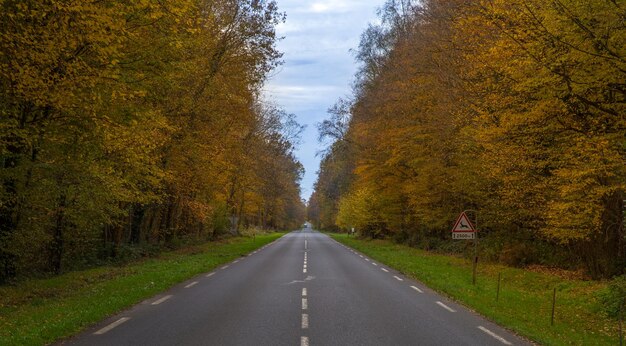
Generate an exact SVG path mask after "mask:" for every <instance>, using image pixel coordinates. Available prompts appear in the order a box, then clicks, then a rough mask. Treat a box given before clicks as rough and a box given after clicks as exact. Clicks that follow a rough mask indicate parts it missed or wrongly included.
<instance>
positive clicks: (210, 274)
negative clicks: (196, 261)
mask: <svg viewBox="0 0 626 346" xmlns="http://www.w3.org/2000/svg"><path fill="white" fill-rule="evenodd" d="M213 275H215V272H213V273H208V274H207V275H206V277H207V278H210V277H211V276H213Z"/></svg>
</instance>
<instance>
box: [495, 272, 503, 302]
mask: <svg viewBox="0 0 626 346" xmlns="http://www.w3.org/2000/svg"><path fill="white" fill-rule="evenodd" d="M501 278H502V273H498V290H497V291H496V301H498V300H499V299H500V279H501Z"/></svg>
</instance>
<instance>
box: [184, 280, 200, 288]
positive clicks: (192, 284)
mask: <svg viewBox="0 0 626 346" xmlns="http://www.w3.org/2000/svg"><path fill="white" fill-rule="evenodd" d="M197 284H198V281H194V282H192V283H190V284H189V285H187V286H185V288H189V287H192V286H195V285H197Z"/></svg>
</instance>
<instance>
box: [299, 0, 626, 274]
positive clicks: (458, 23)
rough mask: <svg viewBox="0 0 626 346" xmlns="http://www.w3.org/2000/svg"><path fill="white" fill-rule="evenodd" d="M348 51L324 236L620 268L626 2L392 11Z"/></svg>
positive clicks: (625, 196) (330, 156) (510, 1)
mask: <svg viewBox="0 0 626 346" xmlns="http://www.w3.org/2000/svg"><path fill="white" fill-rule="evenodd" d="M379 14H380V24H377V25H370V26H369V27H368V28H367V29H366V30H365V31H364V32H363V34H362V37H361V42H360V45H359V47H358V49H357V50H356V51H355V56H356V59H357V61H358V62H359V63H360V69H359V72H358V73H357V75H356V78H355V82H354V87H353V94H352V95H351V96H350V97H348V98H346V99H340V100H339V101H338V102H337V103H336V104H335V106H333V107H332V108H331V109H330V110H329V113H330V115H331V117H330V119H329V120H326V121H324V122H323V123H321V124H320V126H319V130H320V139H321V140H325V139H326V140H328V139H331V140H332V144H331V145H330V146H329V147H328V149H327V150H326V152H325V154H324V156H323V159H322V162H321V165H320V174H319V177H318V180H317V182H316V184H315V190H314V192H313V194H312V196H311V198H310V200H309V208H308V217H309V219H311V220H313V221H314V222H315V223H316V224H317V226H318V227H321V228H323V229H342V230H346V229H350V228H352V227H354V228H356V230H357V232H359V233H360V234H361V235H363V236H369V237H373V238H377V237H393V238H394V239H396V240H398V241H400V242H405V243H409V244H412V245H415V246H419V247H422V248H426V249H434V250H440V251H452V252H463V251H467V250H468V249H467V247H468V246H470V244H469V242H466V241H452V240H451V235H450V229H451V227H452V224H453V222H454V220H455V218H456V216H457V215H458V214H459V213H460V212H461V211H463V210H475V211H477V216H478V221H479V225H478V227H479V229H480V232H479V234H480V236H479V237H480V251H481V256H482V258H488V259H490V260H495V261H501V262H504V263H507V264H511V265H529V264H543V265H550V266H560V267H566V268H584V269H586V271H587V273H588V274H589V275H591V276H592V277H595V278H599V277H610V276H612V275H616V274H622V273H624V271H625V268H626V232H625V228H624V210H625V203H626V202H625V200H626V192H625V191H626V26H625V25H624V23H625V21H624V18H626V6H624V3H623V2H621V1H612V0H550V1H543V0H507V1H500V0H481V1H463V0H427V1H420V2H417V1H409V0H389V1H387V2H386V4H385V5H384V6H383V7H382V8H381V10H380V13H379Z"/></svg>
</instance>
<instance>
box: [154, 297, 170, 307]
mask: <svg viewBox="0 0 626 346" xmlns="http://www.w3.org/2000/svg"><path fill="white" fill-rule="evenodd" d="M170 298H172V295H168V296H165V297H163V298H161V299H159V300H156V301H154V302H152V305H159V304H161V303H163V302H164V301H166V300H168V299H170Z"/></svg>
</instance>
